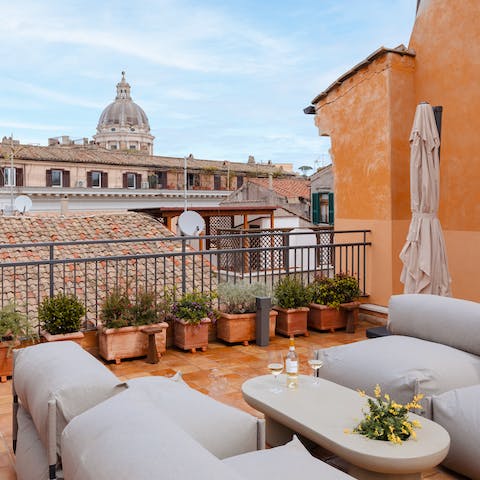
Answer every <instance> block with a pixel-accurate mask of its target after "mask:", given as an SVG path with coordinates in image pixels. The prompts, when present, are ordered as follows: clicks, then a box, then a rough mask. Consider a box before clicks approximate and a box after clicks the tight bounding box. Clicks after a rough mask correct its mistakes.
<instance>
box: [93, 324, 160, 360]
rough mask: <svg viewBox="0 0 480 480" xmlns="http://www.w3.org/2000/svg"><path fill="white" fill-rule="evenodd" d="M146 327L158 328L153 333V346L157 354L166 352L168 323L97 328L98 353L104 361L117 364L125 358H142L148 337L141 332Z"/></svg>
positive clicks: (145, 350) (146, 347) (146, 349)
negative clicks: (154, 345)
mask: <svg viewBox="0 0 480 480" xmlns="http://www.w3.org/2000/svg"><path fill="white" fill-rule="evenodd" d="M148 327H160V331H159V332H158V333H155V344H156V348H157V352H158V353H159V354H161V353H164V352H165V351H166V348H167V347H166V345H167V328H168V323H166V322H160V323H152V324H149V325H140V326H130V327H120V328H105V327H104V326H99V327H98V330H97V334H98V353H99V354H100V356H101V357H102V358H104V359H105V360H115V363H116V364H119V363H120V362H121V360H123V359H125V358H136V357H144V356H146V355H147V351H148V335H146V334H145V333H143V330H144V329H145V328H148Z"/></svg>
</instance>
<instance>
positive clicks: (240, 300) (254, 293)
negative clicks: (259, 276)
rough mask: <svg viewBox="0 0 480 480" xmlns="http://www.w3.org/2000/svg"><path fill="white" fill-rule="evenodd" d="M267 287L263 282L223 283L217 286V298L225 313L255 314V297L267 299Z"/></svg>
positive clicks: (268, 294) (268, 293) (269, 294)
mask: <svg viewBox="0 0 480 480" xmlns="http://www.w3.org/2000/svg"><path fill="white" fill-rule="evenodd" d="M269 296H271V293H270V292H269V288H268V286H267V285H266V284H265V283H263V282H252V283H250V282H248V281H247V280H241V281H239V282H236V283H234V282H225V283H220V284H219V285H218V298H219V300H220V304H221V307H222V310H224V311H226V312H227V313H255V312H256V311H257V304H256V297H269Z"/></svg>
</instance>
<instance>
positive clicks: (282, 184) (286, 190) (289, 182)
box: [248, 178, 310, 199]
mask: <svg viewBox="0 0 480 480" xmlns="http://www.w3.org/2000/svg"><path fill="white" fill-rule="evenodd" d="M248 181H249V182H252V183H255V184H256V185H260V186H262V187H265V188H269V179H268V178H249V179H248ZM272 188H273V190H274V192H276V193H277V194H278V195H281V196H282V197H286V198H299V197H302V198H307V199H309V198H310V180H307V179H304V178H296V179H293V178H274V179H272Z"/></svg>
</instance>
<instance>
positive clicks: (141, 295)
mask: <svg viewBox="0 0 480 480" xmlns="http://www.w3.org/2000/svg"><path fill="white" fill-rule="evenodd" d="M164 302H165V298H164V300H163V302H160V303H161V305H162V309H163V310H166V309H167V305H166V304H164ZM170 305H171V304H170ZM159 312H160V308H159V305H157V301H156V298H155V293H154V292H151V291H148V290H140V291H139V292H137V295H136V297H135V299H134V300H130V298H129V296H128V293H127V291H126V290H125V291H123V290H121V289H120V288H115V289H114V290H113V291H112V292H111V293H109V294H108V295H107V296H106V297H105V300H104V302H103V304H102V307H101V310H100V319H101V320H102V323H103V324H104V325H105V327H106V328H121V327H129V326H133V325H150V324H152V323H156V322H158V319H159Z"/></svg>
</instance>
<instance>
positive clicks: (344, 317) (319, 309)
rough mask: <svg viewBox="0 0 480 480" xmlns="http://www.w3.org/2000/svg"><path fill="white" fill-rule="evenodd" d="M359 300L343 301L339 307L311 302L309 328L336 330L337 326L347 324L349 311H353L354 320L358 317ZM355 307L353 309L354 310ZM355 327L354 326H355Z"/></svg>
mask: <svg viewBox="0 0 480 480" xmlns="http://www.w3.org/2000/svg"><path fill="white" fill-rule="evenodd" d="M359 305H360V303H359V302H350V303H342V304H340V307H339V308H334V307H328V306H327V305H320V304H318V303H311V304H310V305H309V306H310V312H309V313H308V328H312V329H314V330H330V331H331V332H334V331H335V329H337V328H345V327H346V326H347V321H348V316H349V315H350V313H349V312H352V313H351V315H353V319H354V320H353V322H354V323H356V319H357V318H358V307H359ZM352 309H353V310H352ZM353 328H354V327H353Z"/></svg>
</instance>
